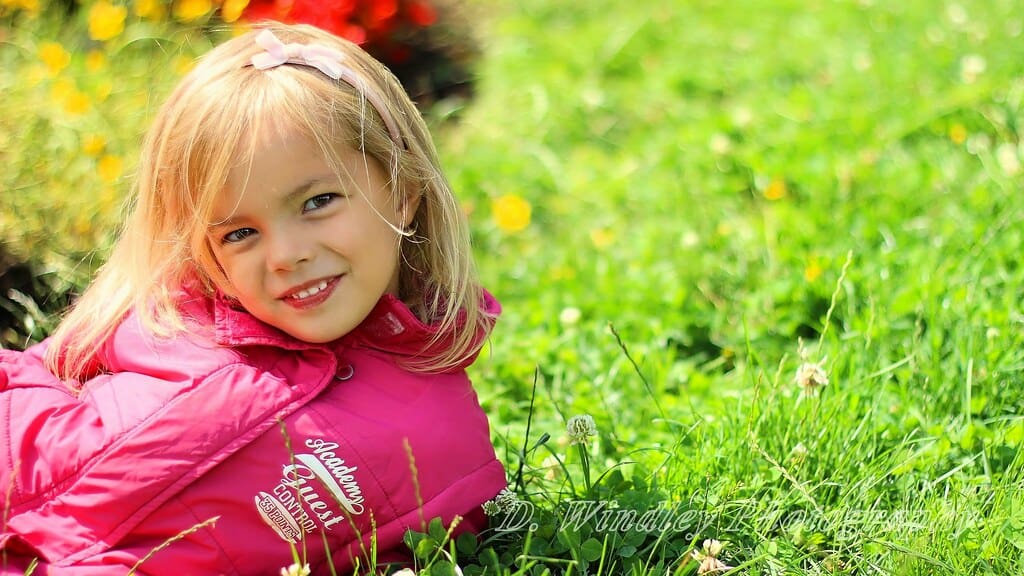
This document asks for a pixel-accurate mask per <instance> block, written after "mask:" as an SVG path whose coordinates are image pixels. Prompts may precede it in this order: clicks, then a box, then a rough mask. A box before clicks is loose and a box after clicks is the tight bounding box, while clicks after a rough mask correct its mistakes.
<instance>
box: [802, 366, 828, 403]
mask: <svg viewBox="0 0 1024 576" xmlns="http://www.w3.org/2000/svg"><path fill="white" fill-rule="evenodd" d="M826 360H828V358H827V357H826V358H822V359H821V360H820V361H818V362H804V363H803V364H801V365H800V367H799V368H797V369H796V383H797V385H798V386H800V388H802V389H803V391H804V393H805V394H813V393H814V392H815V391H816V390H817V389H818V388H821V387H822V386H828V372H826V371H825V368H824V366H822V365H823V364H824V363H825V361H826Z"/></svg>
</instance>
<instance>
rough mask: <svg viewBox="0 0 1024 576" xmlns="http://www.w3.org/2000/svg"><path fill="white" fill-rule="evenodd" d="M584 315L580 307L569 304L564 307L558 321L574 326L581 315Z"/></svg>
mask: <svg viewBox="0 0 1024 576" xmlns="http://www.w3.org/2000/svg"><path fill="white" fill-rule="evenodd" d="M582 315H583V313H582V312H580V309H579V308H576V307H574V306H569V307H567V308H563V309H562V313H561V314H559V315H558V321H559V322H561V323H562V324H565V325H566V326H572V325H573V324H575V323H577V322H579V321H580V317H581V316H582Z"/></svg>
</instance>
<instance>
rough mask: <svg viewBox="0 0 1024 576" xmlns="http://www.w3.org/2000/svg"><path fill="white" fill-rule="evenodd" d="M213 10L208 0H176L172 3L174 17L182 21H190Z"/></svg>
mask: <svg viewBox="0 0 1024 576" xmlns="http://www.w3.org/2000/svg"><path fill="white" fill-rule="evenodd" d="M211 10H213V3H212V2H211V1H210V0H178V1H177V2H175V3H174V17H175V18H177V19H178V20H181V21H182V22H192V21H193V20H198V19H200V18H202V17H203V16H206V15H207V14H209V13H210V11H211Z"/></svg>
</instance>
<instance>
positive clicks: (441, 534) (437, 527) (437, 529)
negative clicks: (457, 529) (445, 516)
mask: <svg viewBox="0 0 1024 576" xmlns="http://www.w3.org/2000/svg"><path fill="white" fill-rule="evenodd" d="M427 533H428V534H430V537H431V538H433V539H434V540H436V541H437V542H444V541H445V539H447V537H448V530H446V529H445V527H444V524H443V523H442V522H441V519H440V518H434V519H433V520H431V521H430V524H429V525H428V526H427Z"/></svg>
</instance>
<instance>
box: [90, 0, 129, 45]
mask: <svg viewBox="0 0 1024 576" xmlns="http://www.w3.org/2000/svg"><path fill="white" fill-rule="evenodd" d="M127 15H128V9H127V8H125V7H124V6H114V5H113V4H111V3H110V2H108V1H107V0H99V2H96V3H95V4H93V5H92V8H90V9H89V37H90V38H92V39H93V40H99V41H104V40H110V39H111V38H116V37H117V35H118V34H120V33H121V32H124V19H125V17H126V16H127Z"/></svg>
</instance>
